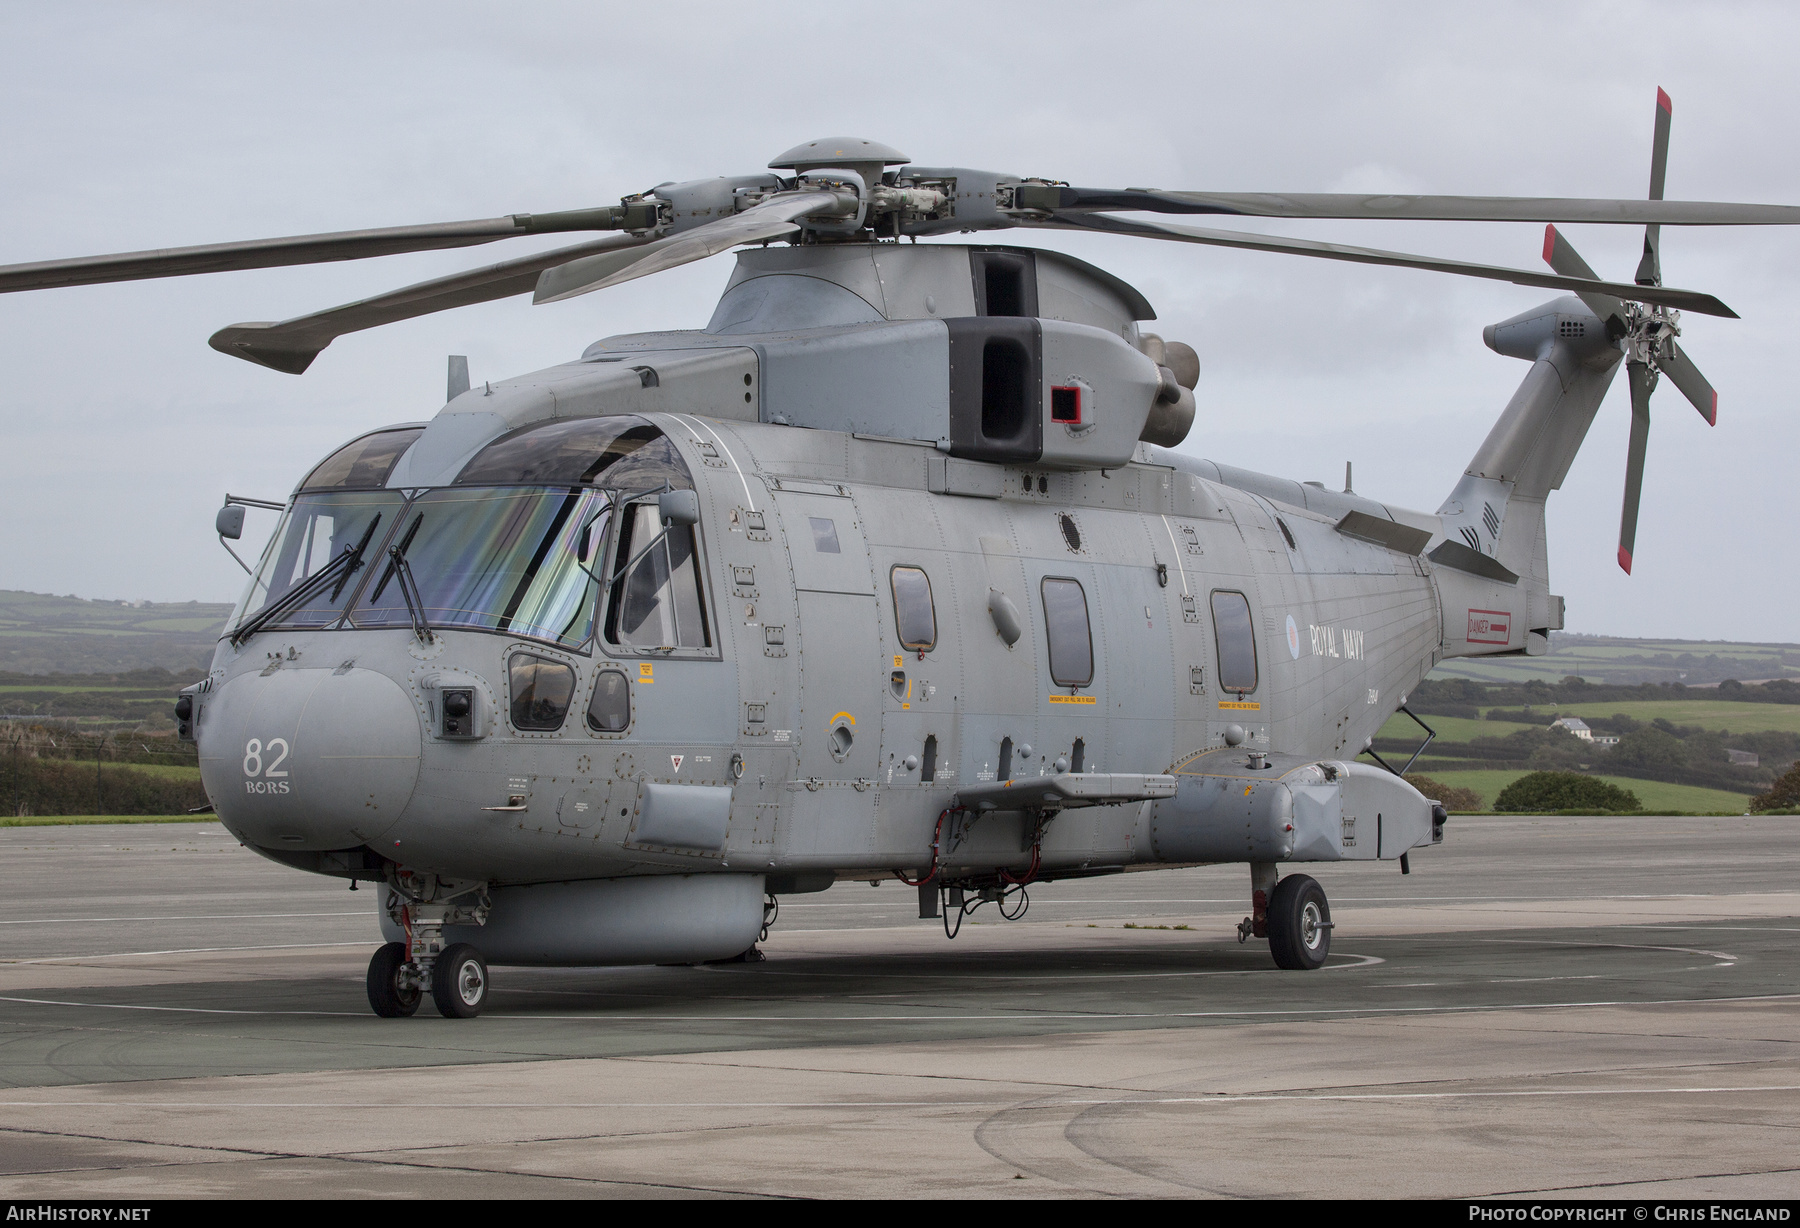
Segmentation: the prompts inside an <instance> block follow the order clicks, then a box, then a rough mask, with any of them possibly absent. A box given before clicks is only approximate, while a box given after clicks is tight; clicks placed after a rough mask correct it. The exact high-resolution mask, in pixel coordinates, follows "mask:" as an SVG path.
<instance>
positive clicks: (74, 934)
mask: <svg viewBox="0 0 1800 1228" xmlns="http://www.w3.org/2000/svg"><path fill="white" fill-rule="evenodd" d="M0 858H4V864H5V865H6V867H7V874H6V878H7V891H6V893H5V895H4V898H0V1082H4V1084H5V1085H6V1088H7V1089H9V1090H6V1091H5V1092H3V1093H0V1100H3V1101H4V1102H5V1111H4V1114H3V1115H0V1195H5V1196H8V1197H14V1198H38V1197H71V1198H79V1197H118V1198H129V1197H137V1196H143V1197H153V1196H164V1197H205V1196H232V1197H293V1198H304V1197H316V1196H333V1197H337V1196H380V1197H452V1198H487V1197H554V1198H567V1197H659V1196H673V1197H708V1196H722V1197H787V1196H817V1197H831V1196H867V1195H877V1196H880V1195H886V1196H901V1197H904V1196H945V1195H952V1196H954V1195H975V1196H995V1195H998V1196H1011V1197H1071V1196H1074V1197H1082V1196H1099V1197H1107V1196H1140V1197H1141V1196H1152V1197H1155V1196H1166V1197H1193V1196H1218V1197H1259V1196H1322V1197H1333V1196H1364V1197H1391V1196H1427V1197H1436V1196H1451V1197H1530V1196H1552V1197H1556V1196H1566V1197H1612V1196H1619V1197H1670V1198H1675V1197H1708V1196H1714V1197H1732V1198H1763V1197H1769V1198H1794V1197H1796V1196H1800V1161H1796V1160H1795V1159H1794V1158H1793V1155H1794V1150H1793V1149H1794V1143H1795V1141H1796V1140H1797V1139H1800V1026H1797V1025H1800V983H1797V978H1796V972H1797V971H1800V957H1797V956H1796V954H1795V937H1796V935H1800V873H1797V872H1800V820H1795V819H1793V818H1748V817H1746V818H1723V819H1678V818H1596V819H1574V818H1482V819H1460V818H1459V819H1454V820H1452V824H1451V828H1450V832H1449V837H1448V840H1447V842H1446V843H1445V844H1444V845H1443V846H1441V847H1439V848H1435V849H1430V850H1421V851H1419V852H1418V853H1417V855H1416V856H1415V857H1414V858H1413V869H1414V872H1413V874H1412V875H1410V876H1405V877H1403V876H1401V875H1400V874H1399V873H1398V871H1397V869H1396V868H1395V866H1394V865H1393V864H1392V863H1382V864H1379V865H1368V864H1339V865H1330V866H1323V867H1299V869H1302V870H1310V871H1311V872H1313V873H1314V876H1315V877H1317V878H1318V879H1319V880H1320V882H1321V883H1322V884H1323V885H1324V887H1325V889H1326V891H1327V892H1328V893H1329V894H1330V897H1331V901H1332V911H1333V919H1334V921H1336V922H1337V929H1336V931H1335V933H1334V936H1333V956H1332V959H1331V961H1330V963H1329V964H1328V966H1327V967H1326V968H1324V969H1321V970H1320V971H1318V972H1314V973H1292V972H1279V971H1277V970H1276V969H1275V968H1274V967H1273V966H1272V965H1271V964H1270V962H1269V956H1268V949H1267V943H1266V942H1260V941H1257V940H1254V939H1253V940H1251V941H1250V942H1249V943H1246V944H1242V945H1240V944H1239V943H1238V942H1237V940H1236V937H1235V933H1234V932H1233V927H1234V925H1235V923H1236V922H1237V920H1238V919H1239V918H1240V917H1242V916H1243V915H1244V913H1245V912H1246V911H1247V907H1246V904H1247V895H1248V875H1247V874H1246V873H1245V871H1244V868H1243V867H1241V866H1220V867H1209V868H1205V869H1198V870H1177V871H1165V872H1159V873H1147V874H1129V875H1119V876H1116V877H1112V878H1105V879H1092V880H1086V881H1082V882H1071V883H1055V884H1046V885H1043V886H1040V887H1037V888H1034V889H1033V890H1032V892H1031V906H1030V909H1029V911H1028V913H1027V914H1026V915H1025V917H1024V918H1022V919H1020V920H1018V921H1010V922H1009V921H1004V920H1001V919H1000V918H999V917H998V916H997V915H996V914H995V910H994V909H993V907H992V906H988V907H984V908H982V909H980V910H979V911H977V912H976V913H974V914H973V915H972V916H971V917H969V919H968V920H967V921H966V922H965V924H964V926H963V929H962V932H961V934H960V935H959V936H958V938H957V939H956V941H954V942H950V941H947V940H946V939H945V936H944V931H943V929H942V928H941V926H940V925H939V923H938V922H935V921H921V920H918V919H917V916H916V912H917V907H916V904H917V900H916V895H915V893H914V892H913V891H911V890H910V889H908V888H906V887H904V886H902V885H901V884H899V883H895V882H888V883H885V884H883V885H881V886H879V887H875V888H870V887H869V886H868V885H866V884H863V883H844V884H839V885H838V886H836V887H834V888H832V889H831V890H830V891H828V892H824V893H821V894H817V895H805V896H792V897H788V898H786V899H784V900H783V902H782V914H781V917H780V919H779V920H778V922H777V923H776V926H775V928H774V930H773V932H772V933H771V935H770V937H769V940H768V941H767V942H766V943H764V944H763V949H764V951H765V952H766V953H767V956H768V958H767V961H766V962H763V963H757V964H733V965H713V966H707V967H698V968H686V967H682V968H636V969H590V970H550V969H514V968H501V969H496V970H495V972H494V990H493V993H492V996H491V999H490V1005H489V1007H488V1010H487V1012H486V1013H484V1014H483V1015H482V1017H481V1018H479V1019H476V1020H472V1021H452V1020H445V1019H440V1018H437V1017H436V1015H435V1014H434V1013H433V1012H432V1009H431V1007H430V1005H429V1003H427V1004H426V1005H425V1006H424V1007H422V1008H421V1011H420V1014H419V1015H418V1016H417V1017H415V1018H413V1019H405V1020H382V1019H376V1018H374V1017H372V1016H371V1015H370V1014H369V1012H368V1007H367V1004H366V1001H365V999H364V996H363V988H362V978H363V968H364V965H365V964H366V963H367V960H368V957H369V954H370V952H371V951H372V950H373V949H374V946H375V944H376V942H377V941H378V939H377V936H376V932H375V907H376V902H377V893H376V892H375V891H372V890H370V889H368V888H364V889H363V890H362V891H360V892H357V893H354V894H352V893H349V892H347V891H346V890H345V889H344V886H343V884H342V883H339V882H336V881H334V880H325V879H318V878H313V877H310V876H307V875H303V874H298V873H295V872H293V871H289V870H286V869H284V868H282V867H279V866H276V865H274V864H272V863H269V862H266V861H264V860H262V859H260V858H257V857H255V856H254V855H252V854H250V853H248V852H247V851H245V850H243V849H241V848H239V847H238V846H237V845H236V844H235V843H234V842H233V841H232V840H231V839H230V838H229V837H228V836H227V835H226V834H225V833H224V831H223V830H222V829H220V828H219V827H217V826H216V825H211V824H204V825H203V824H194V825H186V824H183V825H170V826H148V825H145V826H119V827H64V828H12V829H5V830H0Z"/></svg>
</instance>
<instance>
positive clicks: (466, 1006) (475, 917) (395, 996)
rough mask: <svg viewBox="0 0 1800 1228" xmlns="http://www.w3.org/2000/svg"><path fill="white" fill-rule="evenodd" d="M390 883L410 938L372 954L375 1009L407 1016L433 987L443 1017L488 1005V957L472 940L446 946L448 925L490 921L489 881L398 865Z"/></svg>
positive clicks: (393, 909) (394, 915)
mask: <svg viewBox="0 0 1800 1228" xmlns="http://www.w3.org/2000/svg"><path fill="white" fill-rule="evenodd" d="M388 886H389V891H388V895H387V911H388V917H389V918H390V919H391V920H392V921H393V922H394V924H395V925H397V926H399V927H400V929H401V931H402V932H403V933H404V934H405V935H406V941H405V942H390V943H387V944H385V945H384V946H382V947H381V949H380V950H378V951H376V952H375V954H374V956H373V957H371V958H370V960H369V972H368V977H367V979H366V985H367V988H368V993H369V1007H370V1009H372V1010H373V1011H374V1012H375V1013H376V1014H377V1015H379V1016H381V1017H382V1018H383V1019H401V1018H405V1017H406V1016H408V1015H411V1014H413V1013H414V1012H416V1011H417V1010H418V1009H419V1000H420V999H421V998H422V997H423V996H424V993H425V991H426V990H430V991H431V1000H432V1002H433V1003H434V1004H435V1005H436V1006H437V1008H438V1014H440V1015H442V1016H443V1017H444V1018H446V1019H473V1018H475V1016H477V1015H479V1014H480V1013H481V1008H482V1007H483V1006H485V1005H487V995H488V967H487V960H486V959H484V958H483V957H482V954H481V952H480V951H479V950H477V949H476V948H475V947H474V946H473V945H471V944H469V943H466V942H453V943H451V944H450V945H449V946H445V945H444V927H445V926H446V925H483V924H485V923H486V922H487V916H488V907H489V904H488V895H487V884H486V883H455V882H446V881H444V880H441V879H439V878H438V877H437V876H436V875H434V874H424V875H420V874H414V873H413V872H411V871H410V870H401V869H398V868H395V869H392V870H390V871H389V874H388Z"/></svg>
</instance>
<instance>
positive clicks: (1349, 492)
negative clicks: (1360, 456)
mask: <svg viewBox="0 0 1800 1228" xmlns="http://www.w3.org/2000/svg"><path fill="white" fill-rule="evenodd" d="M1344 493H1345V494H1347V495H1353V494H1355V493H1356V491H1354V490H1352V489H1351V487H1350V462H1349V461H1345V462H1344Z"/></svg>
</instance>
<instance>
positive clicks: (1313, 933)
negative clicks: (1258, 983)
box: [1268, 874, 1331, 971]
mask: <svg viewBox="0 0 1800 1228" xmlns="http://www.w3.org/2000/svg"><path fill="white" fill-rule="evenodd" d="M1268 915H1269V954H1270V955H1273V956H1274V957H1275V966H1276V967H1277V968H1288V969H1291V970H1294V971H1310V970H1311V969H1314V968H1317V967H1319V966H1320V965H1321V964H1323V963H1324V962H1325V957H1326V956H1328V955H1330V954H1331V905H1330V904H1329V903H1327V902H1326V900H1325V889H1324V888H1323V887H1321V886H1319V884H1318V882H1317V881H1316V880H1314V879H1312V878H1309V877H1308V876H1306V875H1304V874H1295V875H1292V876H1291V877H1288V878H1284V879H1282V880H1281V881H1280V882H1278V883H1276V884H1275V890H1274V891H1273V892H1272V893H1271V894H1270V896H1269V914H1268Z"/></svg>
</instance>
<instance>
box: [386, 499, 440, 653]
mask: <svg viewBox="0 0 1800 1228" xmlns="http://www.w3.org/2000/svg"><path fill="white" fill-rule="evenodd" d="M423 519H424V516H420V517H419V520H423ZM419 520H415V521H413V527H412V532H411V533H408V534H407V535H406V540H405V541H402V542H401V543H400V544H399V545H397V546H389V547H388V570H387V575H384V576H383V577H382V578H381V582H382V583H383V584H384V585H385V584H386V583H387V577H388V576H394V577H396V578H397V579H398V580H399V582H400V596H401V597H403V598H404V599H405V600H406V614H407V617H409V618H410V619H412V629H413V634H414V635H415V636H417V637H418V640H419V643H421V644H429V643H431V638H432V637H431V628H430V627H428V626H426V625H425V598H424V597H422V596H420V594H419V584H418V581H416V580H414V579H413V573H412V564H411V563H409V562H407V561H406V548H407V546H409V545H411V544H412V537H413V533H417V532H418V531H419ZM376 595H377V596H379V595H380V592H379V590H377V593H376Z"/></svg>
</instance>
